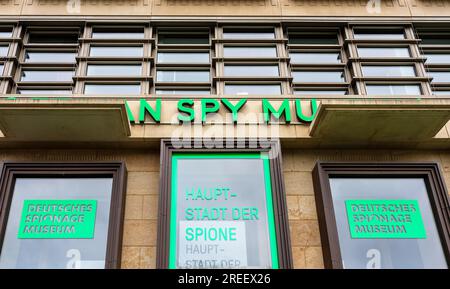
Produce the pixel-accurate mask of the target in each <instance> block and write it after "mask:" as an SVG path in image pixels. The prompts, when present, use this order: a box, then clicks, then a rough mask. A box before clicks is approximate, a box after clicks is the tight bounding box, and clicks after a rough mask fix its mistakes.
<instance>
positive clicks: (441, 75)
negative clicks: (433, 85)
mask: <svg viewBox="0 0 450 289" xmlns="http://www.w3.org/2000/svg"><path fill="white" fill-rule="evenodd" d="M428 74H429V75H430V76H431V77H433V80H432V81H431V82H450V72H448V71H429V72H428Z"/></svg>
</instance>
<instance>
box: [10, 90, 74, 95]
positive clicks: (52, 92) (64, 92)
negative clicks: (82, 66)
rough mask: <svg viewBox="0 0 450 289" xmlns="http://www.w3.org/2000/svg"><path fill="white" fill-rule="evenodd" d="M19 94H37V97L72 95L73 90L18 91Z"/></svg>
mask: <svg viewBox="0 0 450 289" xmlns="http://www.w3.org/2000/svg"><path fill="white" fill-rule="evenodd" d="M17 93H18V94H30V95H31V94H35V95H68V94H72V90H71V89H64V90H63V89H23V88H21V89H18V90H17Z"/></svg>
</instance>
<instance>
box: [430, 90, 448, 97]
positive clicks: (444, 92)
mask: <svg viewBox="0 0 450 289" xmlns="http://www.w3.org/2000/svg"><path fill="white" fill-rule="evenodd" d="M433 95H439V96H440V95H450V90H435V91H433Z"/></svg>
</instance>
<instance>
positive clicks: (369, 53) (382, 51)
mask: <svg viewBox="0 0 450 289" xmlns="http://www.w3.org/2000/svg"><path fill="white" fill-rule="evenodd" d="M358 54H359V56H360V57H410V55H409V49H408V48H406V47H358Z"/></svg>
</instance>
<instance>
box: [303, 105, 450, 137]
mask: <svg viewBox="0 0 450 289" xmlns="http://www.w3.org/2000/svg"><path fill="white" fill-rule="evenodd" d="M449 120H450V100H439V101H436V100H432V99H417V100H399V99H398V100H376V99H373V100H371V99H365V100H323V101H321V103H320V105H319V107H318V110H317V115H316V118H315V119H314V121H313V122H312V123H311V126H310V131H309V135H310V136H311V137H313V138H321V139H322V140H334V141H341V142H405V141H413V142H419V141H424V140H429V139H431V138H433V137H434V136H435V135H436V134H437V133H438V132H439V131H440V130H441V129H442V127H444V125H445V124H446V123H447V122H448V121H449Z"/></svg>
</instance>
